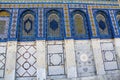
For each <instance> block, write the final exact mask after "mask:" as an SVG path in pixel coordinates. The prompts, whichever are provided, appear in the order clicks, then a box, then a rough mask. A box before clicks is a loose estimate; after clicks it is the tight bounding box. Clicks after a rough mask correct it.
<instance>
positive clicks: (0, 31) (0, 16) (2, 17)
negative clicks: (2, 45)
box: [0, 10, 10, 40]
mask: <svg viewBox="0 0 120 80" xmlns="http://www.w3.org/2000/svg"><path fill="white" fill-rule="evenodd" d="M9 22H10V13H9V12H8V11H6V10H1V11H0V40H7V37H8V28H9Z"/></svg>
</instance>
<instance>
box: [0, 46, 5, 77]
mask: <svg viewBox="0 0 120 80" xmlns="http://www.w3.org/2000/svg"><path fill="white" fill-rule="evenodd" d="M5 61H6V46H0V78H4V72H5Z"/></svg>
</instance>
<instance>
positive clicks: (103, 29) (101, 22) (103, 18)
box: [96, 11, 112, 38]
mask: <svg viewBox="0 0 120 80" xmlns="http://www.w3.org/2000/svg"><path fill="white" fill-rule="evenodd" d="M96 23H97V24H96V25H97V26H98V34H99V36H100V38H111V37H112V35H111V29H110V20H109V19H108V16H107V15H106V14H105V13H104V12H101V11H100V12H98V13H97V14H96Z"/></svg>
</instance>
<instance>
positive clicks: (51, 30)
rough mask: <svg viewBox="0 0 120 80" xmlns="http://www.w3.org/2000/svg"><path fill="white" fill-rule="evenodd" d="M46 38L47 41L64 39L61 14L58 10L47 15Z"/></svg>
mask: <svg viewBox="0 0 120 80" xmlns="http://www.w3.org/2000/svg"><path fill="white" fill-rule="evenodd" d="M46 21H47V26H46V30H47V32H46V38H47V39H62V38H63V30H62V27H63V24H62V18H61V13H60V12H59V11H56V10H50V11H49V12H48V13H47V20H46Z"/></svg>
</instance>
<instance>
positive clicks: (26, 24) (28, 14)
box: [18, 10, 35, 41]
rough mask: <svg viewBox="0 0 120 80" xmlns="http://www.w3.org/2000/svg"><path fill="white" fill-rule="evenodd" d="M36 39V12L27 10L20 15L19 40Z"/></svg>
mask: <svg viewBox="0 0 120 80" xmlns="http://www.w3.org/2000/svg"><path fill="white" fill-rule="evenodd" d="M21 40H22V41H31V40H35V13H34V12H32V11H30V10H27V11H25V12H23V13H22V15H21V16H20V23H19V33H18V41H21Z"/></svg>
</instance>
